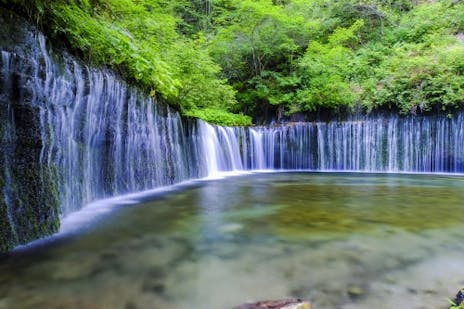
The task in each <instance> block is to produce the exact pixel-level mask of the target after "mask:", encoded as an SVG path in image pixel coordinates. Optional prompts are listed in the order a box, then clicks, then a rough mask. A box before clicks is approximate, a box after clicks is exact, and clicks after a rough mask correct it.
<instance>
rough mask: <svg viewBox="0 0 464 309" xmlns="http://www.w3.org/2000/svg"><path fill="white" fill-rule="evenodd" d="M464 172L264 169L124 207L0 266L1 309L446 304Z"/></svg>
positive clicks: (457, 262)
mask: <svg viewBox="0 0 464 309" xmlns="http://www.w3.org/2000/svg"><path fill="white" fill-rule="evenodd" d="M463 189H464V177H462V176H437V175H394V174H386V175H381V174H347V173H336V174H329V173H265V174H252V175H246V176H240V177H231V178H227V179H222V180H211V181H202V182H196V183H194V184H193V185H189V186H188V187H185V188H183V189H182V190H179V191H176V192H170V193H165V194H161V195H157V196H152V197H151V198H147V199H145V201H142V202H141V203H140V204H137V205H131V206H121V207H119V208H118V209H117V210H115V211H114V212H112V213H111V214H109V215H107V216H105V217H104V218H103V219H102V220H100V221H98V222H96V223H95V224H93V225H92V226H90V227H87V228H84V229H82V230H81V231H80V232H79V233H77V234H73V235H67V236H62V237H57V238H55V239H52V240H51V241H49V242H46V243H44V244H42V245H39V246H32V247H26V248H24V249H21V250H17V251H15V252H13V253H11V254H10V255H9V256H6V257H4V258H2V259H1V262H0V308H163V309H169V308H205V309H208V308H215V309H216V308H218V309H221V308H232V307H233V306H234V305H238V304H241V303H244V302H247V301H251V300H261V299H275V298H283V297H289V296H292V297H302V298H306V299H309V300H311V301H312V302H313V304H314V307H315V308H316V309H321V308H322V309H323V308H446V305H447V298H448V297H452V296H453V295H454V294H455V292H456V291H457V290H458V289H459V288H460V287H461V286H462V285H463V284H464V282H463V280H464V267H463V265H464V242H463V241H462V239H463V236H464V227H463V225H462V223H463V222H464V212H463V205H462V204H463V201H464V190H463Z"/></svg>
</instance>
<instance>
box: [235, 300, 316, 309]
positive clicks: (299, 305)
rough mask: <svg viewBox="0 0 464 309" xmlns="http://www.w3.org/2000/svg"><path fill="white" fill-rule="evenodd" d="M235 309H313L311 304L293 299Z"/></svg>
mask: <svg viewBox="0 0 464 309" xmlns="http://www.w3.org/2000/svg"><path fill="white" fill-rule="evenodd" d="M234 309H311V304H310V303H309V302H307V301H304V300H302V299H298V298H293V299H282V300H268V301H260V302H257V303H250V304H243V305H241V306H238V307H235V308H234Z"/></svg>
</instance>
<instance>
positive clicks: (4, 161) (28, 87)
mask: <svg viewBox="0 0 464 309" xmlns="http://www.w3.org/2000/svg"><path fill="white" fill-rule="evenodd" d="M21 20H22V19H20V18H19V17H17V16H16V15H14V13H11V12H7V11H3V10H2V11H1V12H0V22H1V23H2V31H1V33H0V51H6V52H8V55H9V57H6V56H5V55H6V54H5V55H3V54H2V57H0V252H5V251H8V250H10V249H12V248H13V247H14V246H15V245H18V244H24V243H27V242H30V241H32V240H35V239H38V238H41V237H43V236H46V235H49V234H51V233H54V232H56V231H57V230H58V228H59V209H60V207H59V199H58V192H57V184H58V173H57V170H56V169H55V168H54V167H53V166H48V165H47V164H42V163H41V162H40V153H41V150H42V146H43V141H42V134H41V127H40V113H41V109H43V108H46V107H45V104H42V101H43V100H44V99H45V98H40V94H37V93H35V90H34V89H33V88H32V87H33V85H34V83H31V81H34V78H35V76H34V70H33V65H34V62H35V61H36V60H35V59H34V58H33V57H31V56H28V55H29V54H31V52H32V50H33V48H34V45H33V44H31V43H32V42H31V40H33V39H34V33H33V31H31V27H30V26H29V25H28V24H27V23H26V22H24V21H23V22H21ZM6 68H8V69H6Z"/></svg>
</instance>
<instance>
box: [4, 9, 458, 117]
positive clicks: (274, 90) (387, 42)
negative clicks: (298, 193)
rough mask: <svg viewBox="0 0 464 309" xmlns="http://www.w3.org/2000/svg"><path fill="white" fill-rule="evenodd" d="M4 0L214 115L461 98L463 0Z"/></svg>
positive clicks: (426, 105) (176, 101) (186, 107)
mask: <svg viewBox="0 0 464 309" xmlns="http://www.w3.org/2000/svg"><path fill="white" fill-rule="evenodd" d="M0 4H1V5H3V6H6V7H9V8H13V9H15V10H20V11H22V12H23V13H24V14H25V15H27V16H29V18H30V19H31V20H33V21H35V22H37V23H38V24H41V25H42V27H43V28H44V29H45V30H47V29H48V31H49V33H52V34H54V36H55V37H56V38H59V39H62V40H64V41H65V42H67V44H68V45H69V46H70V47H71V48H72V49H73V50H74V51H75V52H77V53H79V54H80V55H81V56H82V57H84V58H86V59H87V60H88V61H91V62H93V63H96V64H100V65H106V66H109V67H111V68H112V69H114V70H116V71H118V72H119V73H120V74H121V75H122V76H123V77H124V78H125V79H127V80H129V81H131V82H133V83H136V84H137V85H138V86H140V87H142V88H143V89H145V90H146V91H147V92H149V93H151V94H152V95H157V96H161V97H164V98H165V99H166V100H167V101H168V102H169V103H170V104H171V105H174V106H176V107H177V108H178V109H179V110H180V111H181V112H182V113H183V114H186V115H190V116H198V117H201V118H203V119H207V120H208V119H209V121H213V122H215V123H224V124H225V123H239V122H240V121H237V122H235V120H234V121H229V120H230V119H229V118H230V117H229V115H230V113H231V112H232V113H245V114H248V115H251V116H253V117H254V118H255V119H262V118H266V117H273V116H277V118H280V117H281V116H283V115H290V114H292V113H296V112H314V111H318V110H321V109H337V110H338V109H350V108H356V109H359V108H362V109H365V110H367V111H370V110H373V109H380V108H381V109H393V110H397V111H399V112H400V113H417V112H424V111H431V110H444V111H452V110H453V109H456V108H459V107H462V105H463V103H464V102H463V98H464V76H463V73H464V60H463V59H464V34H463V33H464V3H463V2H462V1H454V0H437V1H411V0H397V1H387V0H285V1H275V0H274V1H272V0H236V1H231V0H174V1H166V0H51V1H45V0H34V1H26V0H0ZM237 117H238V118H240V117H239V116H237ZM221 121H224V122H221Z"/></svg>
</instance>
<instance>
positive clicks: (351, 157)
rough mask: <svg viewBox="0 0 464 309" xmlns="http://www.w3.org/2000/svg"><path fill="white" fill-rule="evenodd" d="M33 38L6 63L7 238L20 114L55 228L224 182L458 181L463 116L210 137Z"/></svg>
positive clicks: (2, 94)
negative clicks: (245, 177) (287, 177)
mask: <svg viewBox="0 0 464 309" xmlns="http://www.w3.org/2000/svg"><path fill="white" fill-rule="evenodd" d="M28 36H29V38H28V40H29V42H33V44H32V45H31V46H29V47H27V49H25V50H24V51H23V52H22V53H17V52H16V51H12V50H2V51H1V53H2V58H1V67H0V71H1V75H0V85H1V88H0V105H1V108H2V110H3V114H2V115H4V116H3V117H4V118H6V120H7V121H6V122H5V123H4V124H3V127H2V130H3V131H2V136H1V138H2V141H3V144H5V145H8V146H5V145H4V146H3V148H2V149H4V153H3V154H2V157H3V159H2V162H3V170H2V171H0V172H1V173H2V175H3V179H4V186H3V189H2V192H3V196H4V198H3V200H4V201H3V203H4V204H5V205H6V209H7V211H6V212H7V221H8V222H9V227H10V228H11V229H12V230H13V232H14V233H13V234H14V235H16V233H19V232H18V231H17V230H16V223H15V222H16V221H17V218H18V217H19V216H21V215H22V211H19V210H18V208H17V207H16V205H15V202H14V201H12V199H11V198H10V191H9V190H10V188H11V187H13V186H14V185H16V186H23V187H25V186H27V185H28V184H27V183H21V180H20V179H13V178H12V177H11V173H10V167H11V166H12V165H13V164H14V163H13V162H11V158H12V157H11V156H12V153H13V152H12V151H10V150H8V149H10V148H14V147H15V143H16V142H17V141H18V136H16V133H15V128H17V127H20V126H27V125H28V123H27V122H25V123H17V122H16V121H15V119H17V118H18V115H19V114H18V113H20V112H21V108H19V107H20V106H24V105H27V106H31V108H32V110H33V111H32V112H31V113H32V116H31V117H32V118H31V119H35V118H34V117H35V116H34V111H37V114H38V116H37V119H38V122H39V123H38V124H37V125H38V127H39V130H40V132H39V133H40V139H41V141H40V149H39V156H38V158H37V160H38V162H39V163H40V165H41V167H42V168H41V169H40V170H41V172H40V173H41V174H40V175H41V176H40V177H48V176H49V175H56V177H57V179H56V180H55V182H56V185H57V191H58V192H57V193H58V199H59V202H60V205H61V216H66V215H67V214H69V213H71V212H74V211H76V210H78V209H80V208H81V207H82V206H83V205H85V204H87V203H89V202H91V201H94V200H96V199H101V198H105V197H110V196H114V195H119V194H125V193H130V192H136V191H141V190H147V189H152V188H156V187H160V186H166V185H171V184H175V183H179V182H181V181H184V180H188V179H194V178H201V177H208V176H209V177H211V176H217V175H219V174H220V173H221V172H226V171H244V170H263V169H271V170H273V169H277V170H278V169H286V170H287V169H290V170H317V171H335V170H336V171H368V172H431V173H433V172H451V173H463V172H464V142H463V141H464V114H462V113H457V114H456V115H454V116H453V117H452V118H451V119H450V118H447V117H445V116H433V117H415V116H408V117H399V116H353V117H352V119H349V120H348V121H343V122H313V123H291V124H284V125H279V126H269V127H250V128H230V127H220V126H213V125H210V124H207V123H205V122H203V121H201V120H185V119H182V118H181V117H180V116H179V114H178V113H177V112H175V111H173V110H171V109H170V108H169V107H167V106H165V105H163V104H159V103H157V102H155V100H154V99H152V98H149V97H147V96H146V95H144V94H143V93H141V92H140V91H138V90H137V89H135V88H133V87H130V86H128V85H127V84H125V83H124V82H122V81H120V80H119V79H118V78H117V77H116V76H115V75H114V74H113V73H111V72H108V71H105V70H97V69H92V68H89V67H87V66H83V65H81V64H79V63H78V61H76V60H75V59H74V58H72V57H70V56H67V55H63V56H60V57H56V56H54V55H53V54H51V53H50V52H49V49H48V47H47V43H46V40H45V38H44V37H43V36H42V35H40V34H36V33H28ZM5 111H6V112H5ZM19 118H21V117H19ZM0 167H2V166H0ZM47 175H48V176H47ZM15 182H16V183H15ZM0 184H1V182H0ZM44 190H45V189H44ZM0 205H1V204H0ZM50 213H51V212H50ZM39 216H40V213H39ZM47 218H48V217H46V218H45V217H44V218H42V219H40V220H41V222H45V221H47V220H49V219H47ZM48 232H49V231H48ZM42 233H43V234H47V231H46V230H45V231H42ZM36 236H37V235H36ZM27 239H28V240H29V239H30V237H28V238H27ZM20 242H21V241H20Z"/></svg>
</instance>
